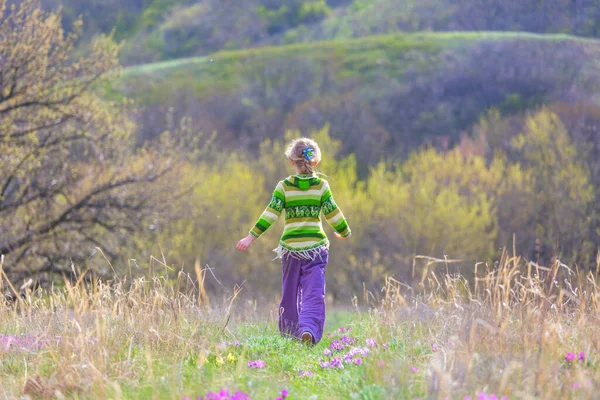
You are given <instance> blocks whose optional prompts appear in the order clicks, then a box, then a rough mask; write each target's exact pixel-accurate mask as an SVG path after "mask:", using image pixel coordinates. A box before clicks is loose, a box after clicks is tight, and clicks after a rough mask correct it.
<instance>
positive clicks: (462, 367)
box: [0, 252, 600, 399]
mask: <svg viewBox="0 0 600 400" xmlns="http://www.w3.org/2000/svg"><path fill="white" fill-rule="evenodd" d="M598 261H599V262H600V257H599V259H598ZM451 264H452V261H451V260H436V259H431V258H427V257H418V258H416V259H415V270H414V273H415V274H416V275H417V276H418V277H421V279H420V282H421V283H420V284H417V285H415V286H414V287H410V286H408V285H405V284H403V283H401V282H398V281H396V280H394V279H393V278H390V277H387V278H386V277H383V276H382V277H381V278H382V285H381V287H382V290H381V292H368V291H366V292H365V293H360V294H359V293H357V295H356V296H355V297H354V298H352V299H348V302H347V304H345V305H344V304H338V305H336V306H331V305H330V306H329V315H328V322H327V325H326V332H327V335H326V337H324V339H323V340H322V342H321V343H319V344H318V345H316V346H313V347H308V346H305V345H301V344H300V343H298V342H297V341H296V340H293V339H290V338H286V337H282V336H281V335H279V333H278V332H277V328H276V319H275V317H276V315H277V314H276V307H275V305H274V304H271V305H267V304H261V303H260V302H258V303H257V302H251V301H241V300H240V293H242V292H243V290H244V287H243V286H241V287H236V288H235V289H234V290H233V291H232V292H231V293H229V294H228V295H224V294H221V296H219V295H216V294H214V295H212V296H209V294H208V293H207V292H206V291H205V290H204V286H205V283H206V281H207V280H208V279H212V278H211V275H210V274H209V273H207V271H206V270H203V271H198V274H197V275H198V276H199V277H200V280H199V281H194V280H193V279H192V278H191V277H190V276H188V275H186V274H185V273H179V274H178V275H177V276H176V277H171V279H169V278H168V277H167V276H160V275H156V276H155V277H154V278H151V279H150V278H136V279H133V280H131V279H129V278H128V277H125V276H122V277H120V278H117V279H115V280H114V281H111V282H103V281H100V280H92V279H86V274H85V273H81V272H78V274H77V276H78V279H77V280H76V281H69V280H67V279H65V280H64V283H63V284H62V285H55V286H53V287H52V288H51V289H47V290H42V289H37V290H33V289H32V288H24V289H23V290H22V293H24V294H23V295H22V296H20V297H15V298H13V299H12V300H9V299H7V300H4V301H3V302H2V303H1V304H0V307H1V312H0V332H3V334H2V335H1V336H0V338H1V339H2V341H1V342H0V398H3V399H17V398H77V399H91V398H96V399H97V398H107V399H108V398H110V399H121V398H126V399H149V398H153V399H246V398H251V399H278V398H287V399H416V398H419V399H501V398H505V399H533V398H540V399H559V398H560V399H580V398H581V399H584V398H594V396H597V394H596V392H595V388H596V387H597V386H598V383H599V380H600V365H599V360H598V346H599V345H600V329H599V328H600V326H599V325H600V324H599V321H598V316H599V311H600V306H599V300H600V297H599V292H598V289H599V286H598V282H597V278H598V273H599V270H598V267H597V268H596V270H595V271H579V270H577V269H571V268H569V267H567V266H566V265H563V264H561V263H560V262H559V261H557V262H556V263H555V264H554V265H553V266H552V267H551V268H543V267H540V266H537V265H535V264H532V263H526V262H525V261H524V260H522V259H521V258H520V257H517V256H514V255H509V254H508V253H507V252H504V253H503V255H502V257H501V258H500V259H499V260H498V261H497V262H496V263H494V264H492V265H485V264H477V265H475V266H474V271H473V278H472V279H471V280H470V281H467V280H466V279H465V278H464V277H462V276H461V275H458V274H454V273H451V272H450V268H449V266H450V265H451ZM197 268H199V266H197ZM1 282H2V285H3V286H4V287H3V289H10V291H13V292H15V291H19V288H15V287H13V286H12V284H11V283H10V282H9V281H7V280H6V279H3V280H2V281H1ZM217 299H219V300H217Z"/></svg>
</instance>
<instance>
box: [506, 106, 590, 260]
mask: <svg viewBox="0 0 600 400" xmlns="http://www.w3.org/2000/svg"><path fill="white" fill-rule="evenodd" d="M512 146H513V149H514V151H516V155H513V157H515V158H516V157H518V158H519V159H520V161H521V164H522V165H523V168H524V170H526V171H529V172H530V174H531V176H532V181H531V185H532V192H533V195H534V198H533V200H534V201H533V204H534V205H535V207H534V209H533V210H532V213H531V215H532V216H533V220H532V223H531V225H530V226H529V229H530V230H531V231H533V232H535V234H536V237H538V238H540V239H541V240H542V242H543V243H544V244H546V245H547V246H549V247H551V248H553V250H554V252H555V253H556V255H557V256H558V257H560V258H562V259H563V262H567V263H572V262H579V263H582V262H583V263H587V262H589V260H590V259H591V257H592V253H593V252H594V250H595V249H594V246H593V244H592V243H591V242H590V237H589V233H590V223H591V218H590V217H589V216H588V211H589V210H590V206H591V202H592V201H593V199H594V188H593V186H592V185H591V183H590V171H589V169H588V168H586V166H585V165H584V163H583V162H582V159H581V156H580V154H579V153H578V151H577V149H576V147H575V146H574V145H573V143H572V141H571V138H570V136H569V133H568V132H567V130H566V128H565V126H564V125H563V123H562V122H561V120H560V119H559V118H558V116H557V115H556V114H554V113H553V112H551V111H550V110H548V109H542V110H541V111H540V112H538V113H537V114H535V115H533V116H531V117H530V118H528V119H527V121H526V123H525V130H524V132H523V133H522V134H521V135H519V136H518V137H516V138H515V139H513V141H512Z"/></svg>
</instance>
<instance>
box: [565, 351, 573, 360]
mask: <svg viewBox="0 0 600 400" xmlns="http://www.w3.org/2000/svg"><path fill="white" fill-rule="evenodd" d="M574 360H575V354H573V353H571V352H570V351H569V352H568V353H567V355H565V361H574Z"/></svg>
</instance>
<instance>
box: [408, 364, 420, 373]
mask: <svg viewBox="0 0 600 400" xmlns="http://www.w3.org/2000/svg"><path fill="white" fill-rule="evenodd" d="M418 370H419V368H417V367H414V366H413V367H410V372H412V373H413V374H414V373H415V372H417V371H418Z"/></svg>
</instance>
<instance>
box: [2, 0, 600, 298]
mask: <svg viewBox="0 0 600 400" xmlns="http://www.w3.org/2000/svg"><path fill="white" fill-rule="evenodd" d="M0 7H1V10H3V12H2V14H1V17H0V253H1V254H3V255H4V261H3V266H2V269H3V271H4V273H5V274H6V275H7V276H8V277H9V278H10V279H11V280H12V281H13V282H14V283H15V286H19V285H21V284H22V283H23V282H25V281H27V280H28V279H33V280H34V281H36V282H40V284H43V285H46V284H49V283H50V282H57V281H58V282H60V281H61V280H62V278H61V276H63V275H64V276H66V277H67V278H68V277H73V276H75V275H77V273H78V272H77V271H86V270H89V271H90V275H89V276H93V275H94V274H95V275H98V276H105V277H108V276H110V277H112V276H115V274H116V276H118V277H120V278H123V277H125V276H127V277H130V278H135V277H140V276H148V275H151V274H156V273H166V274H168V275H169V276H170V277H175V276H177V273H178V271H181V270H182V271H185V272H186V273H189V274H190V275H191V276H192V277H194V276H195V274H196V271H198V270H201V269H204V271H205V272H204V273H205V274H206V277H205V279H206V282H205V285H206V287H207V288H208V289H209V290H218V289H220V288H221V287H224V288H232V287H233V286H234V285H236V284H238V285H241V284H243V285H244V288H245V289H244V290H245V293H249V294H251V295H258V294H261V295H267V296H270V295H276V294H277V293H278V291H279V281H280V279H281V275H280V265H279V263H278V262H276V261H272V259H273V258H274V256H275V254H274V253H273V252H272V251H271V250H272V249H273V248H275V247H276V246H277V241H278V238H279V235H280V233H281V225H282V224H281V221H280V222H279V224H278V225H277V226H276V227H274V228H272V229H271V230H270V231H269V232H267V234H265V235H264V236H263V237H262V238H261V239H260V240H259V241H257V242H256V243H255V244H254V246H253V247H252V248H251V249H250V251H249V252H248V253H246V254H240V253H237V252H236V251H235V244H236V242H237V240H239V239H240V238H241V237H243V236H244V235H245V234H247V232H248V230H249V229H250V228H251V227H252V225H253V224H254V222H255V220H256V219H257V218H258V216H259V215H260V212H261V211H262V210H263V208H264V207H265V206H266V205H267V203H268V201H269V200H270V197H271V193H272V190H273V188H274V187H275V185H276V183H277V182H278V181H279V180H280V179H282V178H284V177H286V176H287V175H288V174H290V173H292V171H291V170H289V166H288V164H287V163H286V162H285V158H284V155H283V149H284V147H285V144H286V142H287V141H288V140H290V139H291V138H293V137H297V136H300V135H303V136H310V137H313V138H315V139H316V140H317V141H318V142H319V144H320V145H321V147H322V150H323V153H324V161H323V163H322V164H321V165H320V171H321V172H322V173H324V174H325V175H326V176H327V179H328V180H329V181H330V184H331V187H332V189H333V192H334V195H335V197H336V200H337V202H338V204H339V205H340V207H341V208H342V210H343V211H344V213H345V214H346V215H347V217H348V220H349V223H350V225H351V227H352V230H353V236H352V240H350V241H348V242H343V243H342V242H340V243H338V242H334V243H332V248H331V253H332V256H331V257H330V264H329V266H328V290H329V293H330V294H331V296H332V297H333V299H334V300H340V301H347V300H348V299H349V298H350V297H351V296H352V295H354V294H360V295H362V293H363V290H365V289H366V290H370V291H373V292H377V291H378V290H379V288H380V287H381V285H382V282H383V279H384V277H385V276H391V277H394V278H395V279H398V280H401V281H402V282H406V283H407V284H412V283H414V282H418V280H419V279H420V273H419V268H422V267H421V266H420V264H419V265H417V266H415V265H414V264H413V262H414V256H415V255H428V256H432V257H435V258H439V259H444V258H447V259H452V260H461V262H459V263H455V264H452V266H453V268H456V269H459V270H461V269H462V270H463V272H466V271H471V270H472V267H473V265H474V264H475V263H476V262H482V263H484V264H482V267H481V268H486V265H487V268H494V260H496V259H498V258H499V257H500V256H501V255H502V252H503V249H504V248H506V249H508V253H509V254H511V255H512V254H513V252H514V253H516V254H518V255H521V256H522V257H525V258H527V259H528V260H532V261H535V262H536V263H538V264H539V265H548V264H550V263H552V262H554V261H555V260H556V259H558V260H560V261H561V262H563V263H566V264H568V265H571V266H575V265H577V266H578V267H579V268H582V269H595V268H596V267H597V259H596V255H597V252H598V248H599V246H600V201H599V200H600V194H599V193H600V133H599V132H600V131H599V130H600V106H599V96H598V93H599V84H600V42H598V41H597V38H598V36H600V4H599V3H598V2H597V1H595V0H553V1H539V0H418V1H417V0H312V1H308V0H41V1H37V0H36V1H34V0H22V1H18V0H10V1H9V0H0ZM327 229H328V232H329V233H331V230H330V229H329V228H327ZM207 266H209V267H210V271H208V270H207ZM192 279H195V278H192Z"/></svg>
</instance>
